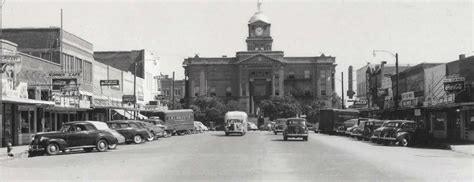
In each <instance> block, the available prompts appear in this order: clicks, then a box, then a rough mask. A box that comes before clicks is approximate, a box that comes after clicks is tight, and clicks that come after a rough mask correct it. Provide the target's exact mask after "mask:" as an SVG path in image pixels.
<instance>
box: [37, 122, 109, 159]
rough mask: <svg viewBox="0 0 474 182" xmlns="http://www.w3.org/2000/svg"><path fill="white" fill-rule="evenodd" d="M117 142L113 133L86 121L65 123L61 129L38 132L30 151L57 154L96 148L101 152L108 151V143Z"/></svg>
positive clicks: (41, 153) (39, 153) (88, 150)
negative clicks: (99, 128)
mask: <svg viewBox="0 0 474 182" xmlns="http://www.w3.org/2000/svg"><path fill="white" fill-rule="evenodd" d="M115 144H117V138H115V137H114V136H113V135H112V134H111V133H109V132H107V131H103V130H98V129H97V128H96V127H95V126H94V125H93V124H91V123H88V122H85V121H75V122H69V123H64V124H63V125H62V127H61V129H60V130H59V131H54V132H45V133H37V134H36V135H34V136H33V137H32V140H31V143H30V148H29V150H28V153H29V155H30V156H35V155H43V154H45V153H46V154H49V155H56V154H58V153H59V152H60V151H63V152H65V151H66V150H72V149H83V150H84V151H86V152H90V151H92V150H93V149H94V148H95V149H97V151H99V152H104V151H107V148H108V145H115Z"/></svg>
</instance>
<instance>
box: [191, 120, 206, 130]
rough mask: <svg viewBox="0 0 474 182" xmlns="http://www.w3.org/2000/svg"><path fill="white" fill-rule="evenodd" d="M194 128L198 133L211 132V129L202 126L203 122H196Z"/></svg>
mask: <svg viewBox="0 0 474 182" xmlns="http://www.w3.org/2000/svg"><path fill="white" fill-rule="evenodd" d="M194 128H196V131H200V132H203V131H209V128H208V127H207V126H206V125H204V124H202V122H201V121H194Z"/></svg>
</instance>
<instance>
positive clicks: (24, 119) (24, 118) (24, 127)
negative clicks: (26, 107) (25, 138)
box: [20, 111, 30, 133]
mask: <svg viewBox="0 0 474 182" xmlns="http://www.w3.org/2000/svg"><path fill="white" fill-rule="evenodd" d="M20 123H21V133H29V132H30V122H29V116H28V111H21V112H20Z"/></svg>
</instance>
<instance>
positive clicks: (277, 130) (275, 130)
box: [273, 118, 287, 135]
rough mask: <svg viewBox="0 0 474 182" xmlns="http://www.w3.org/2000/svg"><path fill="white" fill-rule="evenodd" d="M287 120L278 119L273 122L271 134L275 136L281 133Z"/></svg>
mask: <svg viewBox="0 0 474 182" xmlns="http://www.w3.org/2000/svg"><path fill="white" fill-rule="evenodd" d="M286 121H287V119H284V118H280V119H277V120H275V127H273V133H274V134H275V135H276V134H278V133H283V130H285V128H286Z"/></svg>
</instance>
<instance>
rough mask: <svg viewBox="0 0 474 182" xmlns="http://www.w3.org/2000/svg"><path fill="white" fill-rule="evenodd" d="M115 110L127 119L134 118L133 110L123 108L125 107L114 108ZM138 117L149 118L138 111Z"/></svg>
mask: <svg viewBox="0 0 474 182" xmlns="http://www.w3.org/2000/svg"><path fill="white" fill-rule="evenodd" d="M113 110H114V111H115V112H117V113H118V114H120V115H122V116H123V117H125V118H127V119H133V118H134V117H133V111H130V110H123V109H113ZM137 118H138V119H148V117H146V116H144V115H143V114H140V113H137Z"/></svg>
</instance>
